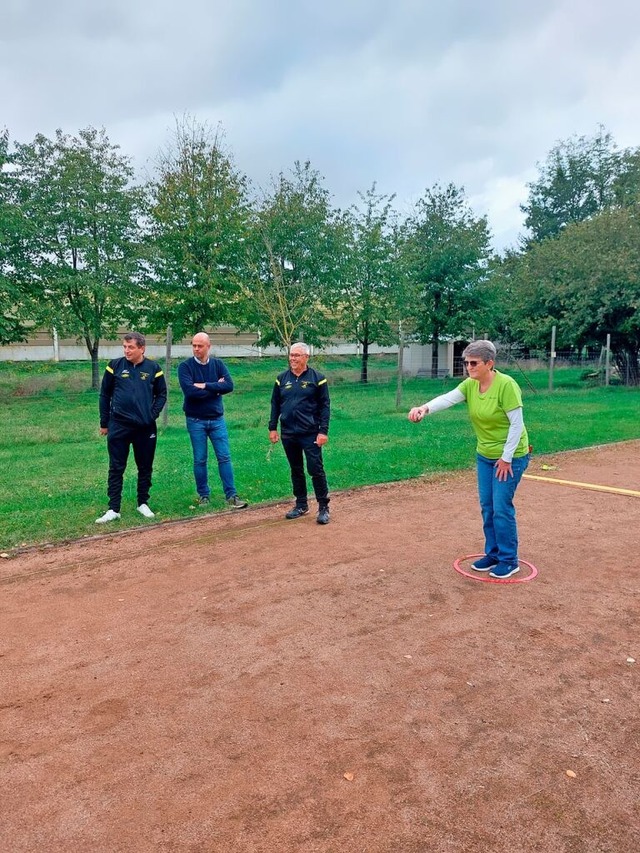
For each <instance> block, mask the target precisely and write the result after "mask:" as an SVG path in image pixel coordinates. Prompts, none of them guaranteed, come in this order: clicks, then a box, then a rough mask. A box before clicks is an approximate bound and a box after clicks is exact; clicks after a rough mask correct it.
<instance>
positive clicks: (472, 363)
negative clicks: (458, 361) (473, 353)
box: [464, 358, 480, 367]
mask: <svg viewBox="0 0 640 853" xmlns="http://www.w3.org/2000/svg"><path fill="white" fill-rule="evenodd" d="M464 363H465V365H466V367H477V366H478V365H479V364H480V362H479V361H476V360H475V359H470V360H469V361H467V359H466V358H465V360H464Z"/></svg>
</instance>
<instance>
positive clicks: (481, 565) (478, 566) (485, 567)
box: [471, 556, 498, 572]
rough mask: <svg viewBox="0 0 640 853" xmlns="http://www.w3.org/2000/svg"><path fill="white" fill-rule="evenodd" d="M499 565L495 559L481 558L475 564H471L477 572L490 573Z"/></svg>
mask: <svg viewBox="0 0 640 853" xmlns="http://www.w3.org/2000/svg"><path fill="white" fill-rule="evenodd" d="M497 565H498V561H497V560H496V559H495V558H494V557H489V556H486V557H479V558H478V559H477V560H475V561H474V562H473V563H471V568H472V569H475V570H476V572H488V571H489V569H492V568H493V567H494V566H497Z"/></svg>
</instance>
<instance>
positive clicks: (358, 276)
mask: <svg viewBox="0 0 640 853" xmlns="http://www.w3.org/2000/svg"><path fill="white" fill-rule="evenodd" d="M360 199H361V202H362V205H363V206H362V207H358V206H357V205H354V206H353V207H352V208H351V209H350V210H348V211H347V212H346V213H345V214H343V217H342V224H343V228H344V234H345V235H346V237H347V239H346V245H345V251H344V265H343V269H342V282H341V285H340V287H339V290H338V293H337V302H336V306H335V310H336V313H337V314H338V316H339V325H338V331H339V334H341V335H342V336H343V337H344V338H345V340H347V341H350V342H353V343H358V344H360V345H361V347H362V369H361V374H360V378H361V381H363V382H366V381H367V379H368V360H369V348H370V346H371V344H380V345H383V346H384V345H386V344H387V345H388V344H391V343H393V342H395V341H397V338H398V335H397V329H396V326H397V319H398V318H399V316H401V313H402V305H403V303H404V302H405V300H404V299H403V297H404V296H405V294H404V291H403V289H402V284H403V281H404V279H403V277H402V275H401V271H400V264H399V259H398V237H397V225H396V222H395V214H394V212H393V210H392V207H391V204H392V202H393V196H384V195H379V194H377V193H376V188H375V184H374V185H373V186H372V187H371V189H369V190H368V191H367V192H366V194H362V193H361V194H360Z"/></svg>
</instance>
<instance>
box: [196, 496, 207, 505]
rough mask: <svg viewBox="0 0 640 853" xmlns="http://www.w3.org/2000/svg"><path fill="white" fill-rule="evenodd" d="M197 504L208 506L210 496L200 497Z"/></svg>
mask: <svg viewBox="0 0 640 853" xmlns="http://www.w3.org/2000/svg"><path fill="white" fill-rule="evenodd" d="M196 503H197V504H198V506H206V505H207V504H208V503H209V495H200V497H199V498H198V500H197V501H196Z"/></svg>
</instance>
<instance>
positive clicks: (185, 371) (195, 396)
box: [178, 358, 233, 421]
mask: <svg viewBox="0 0 640 853" xmlns="http://www.w3.org/2000/svg"><path fill="white" fill-rule="evenodd" d="M178 379H179V380H180V387H181V388H182V393H183V394H184V405H183V407H182V409H183V411H184V413H185V415H186V416H187V417H189V418H202V419H203V420H206V421H209V420H213V419H214V418H221V417H222V415H223V414H224V406H223V405H222V395H223V394H229V393H230V392H231V391H233V380H232V378H231V374H230V373H229V371H228V370H227V368H226V366H225V364H224V362H222V361H221V360H220V359H219V358H209V361H208V362H207V363H206V364H200V362H199V361H196V360H195V358H188V359H187V360H186V361H183V362H182V363H181V364H180V366H179V367H178ZM196 382H204V383H205V386H206V387H205V388H195V387H194V383H196Z"/></svg>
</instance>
